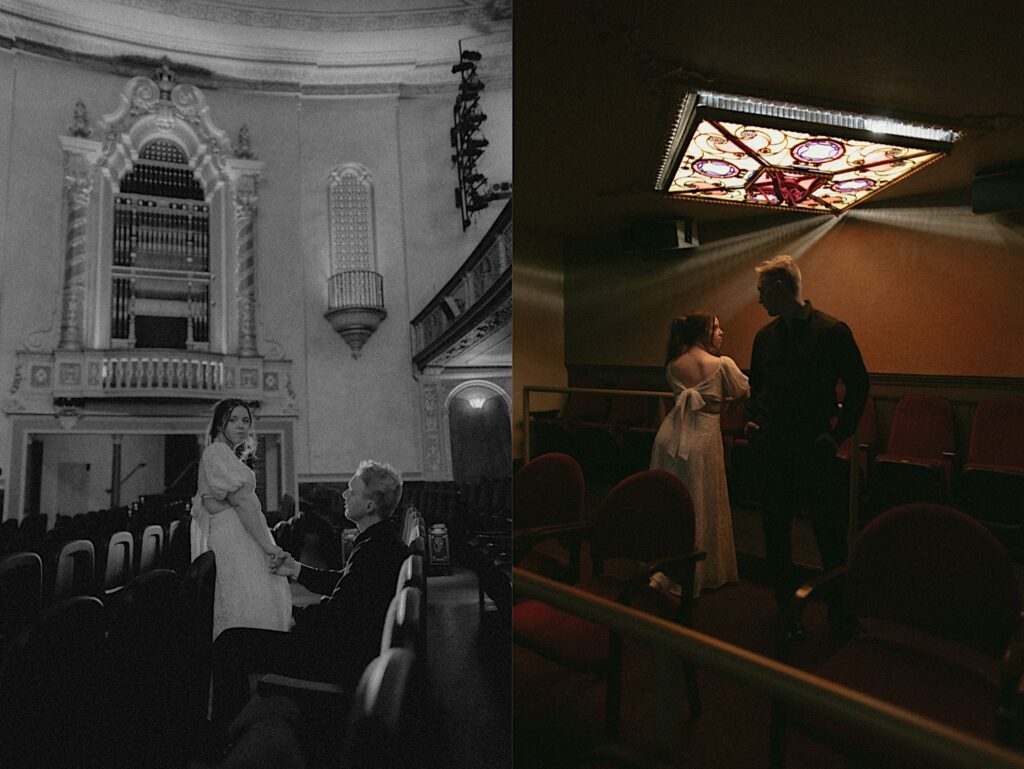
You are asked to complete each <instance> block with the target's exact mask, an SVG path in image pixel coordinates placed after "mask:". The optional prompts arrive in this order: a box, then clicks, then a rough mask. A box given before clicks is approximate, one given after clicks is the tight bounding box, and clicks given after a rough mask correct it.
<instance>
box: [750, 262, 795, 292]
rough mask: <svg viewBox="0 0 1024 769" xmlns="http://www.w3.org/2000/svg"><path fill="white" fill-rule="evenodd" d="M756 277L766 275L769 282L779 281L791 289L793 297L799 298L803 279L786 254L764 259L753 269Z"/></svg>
mask: <svg viewBox="0 0 1024 769" xmlns="http://www.w3.org/2000/svg"><path fill="white" fill-rule="evenodd" d="M754 272H756V273H757V274H758V275H766V276H767V277H768V279H769V280H781V281H782V282H783V283H785V284H786V285H787V286H789V287H790V288H791V289H793V295H794V296H800V289H801V287H802V284H803V278H802V277H801V275H800V268H799V267H797V266H796V262H794V261H793V257H791V256H788V255H786V254H781V255H780V256H773V257H772V258H771V259H766V260H765V261H763V262H761V263H760V264H759V265H757V267H755V268H754Z"/></svg>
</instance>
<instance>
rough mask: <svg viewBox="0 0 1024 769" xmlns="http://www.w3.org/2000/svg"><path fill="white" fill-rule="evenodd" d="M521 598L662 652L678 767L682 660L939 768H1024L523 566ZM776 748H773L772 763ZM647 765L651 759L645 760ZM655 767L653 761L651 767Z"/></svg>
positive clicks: (1017, 757)
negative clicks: (676, 679) (676, 682)
mask: <svg viewBox="0 0 1024 769" xmlns="http://www.w3.org/2000/svg"><path fill="white" fill-rule="evenodd" d="M512 577H513V591H514V593H515V595H516V596H519V597H527V598H535V599H537V600H540V601H543V602H544V603H547V604H550V605H551V606H554V607H556V608H558V609H562V610H564V611H567V612H569V613H571V614H575V615H577V616H580V617H583V618H585V619H588V620H590V621H592V622H595V623H598V624H600V625H603V626H605V627H607V628H609V629H610V630H611V631H612V632H615V633H621V634H622V635H623V636H628V637H631V638H635V639H637V640H638V641H641V642H643V643H645V644H647V645H649V646H650V647H651V648H652V650H653V651H654V653H655V655H656V667H655V675H654V693H655V698H656V699H655V703H654V718H655V719H656V723H655V724H654V729H653V733H654V734H655V735H656V737H655V739H656V740H657V742H656V744H655V746H654V753H655V755H653V756H646V757H641V759H646V760H647V761H649V760H657V761H661V762H664V763H665V764H670V765H673V766H678V765H680V763H681V762H684V759H685V756H683V755H682V754H681V752H680V738H679V735H678V733H677V730H678V725H679V724H680V723H682V716H681V706H682V702H681V700H682V699H683V698H682V697H680V694H679V692H680V690H681V689H680V687H678V686H672V685H671V681H672V680H673V677H674V676H675V675H676V673H677V672H678V670H679V669H680V668H681V665H680V664H679V659H680V658H681V659H683V660H686V661H687V662H692V663H693V664H695V665H697V666H699V667H701V668H705V669H707V670H710V671H713V672H715V673H718V674H720V675H723V676H726V677H728V678H731V679H733V680H734V681H738V682H739V683H741V684H745V685H748V686H751V687H753V688H754V689H757V690H758V691H759V692H764V693H765V694H766V695H768V696H769V697H771V698H772V699H773V700H777V701H779V702H782V703H785V704H786V705H788V706H792V707H797V708H801V709H804V710H810V711H812V712H814V713H816V714H817V715H818V716H820V717H823V718H828V719H832V720H835V721H837V722H841V723H843V724H844V726H847V727H849V728H850V729H852V730H856V731H858V732H860V733H862V734H863V735H865V736H866V737H869V738H871V739H877V740H878V741H879V742H882V743H885V744H887V745H898V746H899V748H900V749H901V750H905V751H908V752H912V753H914V754H915V755H917V756H919V757H920V758H922V759H924V760H927V761H934V762H935V764H936V765H937V766H943V767H950V768H951V769H968V768H969V769H978V767H985V768H986V769H1024V755H1021V754H1020V753H1016V752H1014V751H1012V750H1010V749H1008V748H1004V747H1001V746H999V745H995V744H993V743H991V742H987V741H985V740H982V739H979V738H977V737H974V736H971V735H969V734H966V733H965V732H961V731H959V730H956V729H953V728H950V727H948V726H946V725H944V724H940V723H939V722H937V721H932V720H931V719H928V718H924V717H922V716H919V715H917V714H915V713H912V712H910V711H908V710H904V709H903V708H899V707H896V706H894V705H891V704H889V703H887V702H884V701H882V700H879V699H876V698H874V697H869V696H867V695H865V694H862V693H860V692H857V691H854V690H853V689H848V688H846V687H844V686H840V685H838V684H835V683H833V682H831V681H827V680H825V679H824V678H820V677H819V676H815V675H812V674H810V673H807V672H804V671H802V670H799V669H797V668H794V667H790V666H789V665H784V664H782V663H780V662H776V661H774V660H771V659H769V658H767V657H764V656H761V655H759V654H755V653H753V652H750V651H747V650H746V649H742V648H740V647H738V646H734V645H732V644H729V643H726V642H725V641H721V640H719V639H716V638H712V637H711V636H707V635H704V634H702V633H698V632H697V631H695V630H690V629H688V628H684V627H681V626H680V625H678V624H677V623H674V622H669V621H668V620H663V619H660V618H658V617H655V616H652V615H650V614H644V613H643V612H640V611H637V610H635V609H631V608H629V607H627V606H623V605H622V604H620V603H616V602H615V601H610V600H607V599H604V598H601V597H599V596H596V595H593V594H591V593H585V592H583V591H581V590H576V589H574V588H571V587H568V586H566V585H563V584H561V583H558V582H554V581H552V580H549V579H546V578H544V577H541V576H538V575H536V574H533V573H531V572H528V571H524V570H523V569H519V568H514V569H513V570H512ZM768 750H769V747H768V745H767V744H766V745H765V761H766V763H767V759H768ZM645 762H646V761H645ZM648 765H649V764H648Z"/></svg>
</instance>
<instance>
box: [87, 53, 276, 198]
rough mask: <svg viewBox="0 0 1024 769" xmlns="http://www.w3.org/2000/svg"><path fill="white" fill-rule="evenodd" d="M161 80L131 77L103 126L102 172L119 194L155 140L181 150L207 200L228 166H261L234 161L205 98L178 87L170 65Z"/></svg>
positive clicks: (193, 90) (189, 87) (187, 87)
mask: <svg viewBox="0 0 1024 769" xmlns="http://www.w3.org/2000/svg"><path fill="white" fill-rule="evenodd" d="M159 78H160V82H159V83H157V82H156V81H154V80H152V79H150V78H148V77H142V76H139V77H133V78H132V79H131V80H129V81H128V83H127V84H126V85H125V87H124V90H123V91H122V92H121V103H120V105H119V106H118V107H117V109H115V110H114V111H113V112H111V113H109V114H107V115H104V116H103V117H102V118H101V119H100V121H99V129H100V134H101V135H102V137H103V155H102V160H101V162H102V166H103V172H104V174H106V175H107V176H108V177H109V178H110V180H111V182H112V183H113V184H114V185H115V188H116V186H117V181H118V180H119V179H121V177H122V176H123V175H124V174H125V173H126V172H127V171H129V170H130V169H131V168H132V166H133V165H134V162H135V160H136V158H137V157H138V151H139V148H141V147H142V146H144V145H145V144H146V142H148V141H149V140H150V139H153V138H156V137H159V138H163V139H168V140H170V141H173V142H175V143H177V144H179V145H180V146H181V148H182V150H183V151H184V153H185V155H186V156H187V157H189V158H191V161H190V165H191V167H192V169H193V173H194V174H195V176H196V178H197V179H198V180H199V181H200V182H201V183H202V185H203V187H204V189H205V190H206V193H207V198H208V199H209V198H210V197H211V196H212V195H213V192H214V191H215V190H216V189H217V188H218V187H219V186H220V185H221V184H222V183H223V182H224V180H225V176H226V170H225V166H226V164H227V163H228V162H234V163H259V161H238V160H232V159H231V158H230V155H231V141H230V140H229V139H228V136H227V134H226V133H224V131H222V130H220V129H219V128H217V126H215V125H214V124H213V121H212V120H211V119H210V108H209V106H207V104H206V97H205V96H204V95H203V93H202V91H200V90H199V89H198V88H196V87H195V86H194V85H190V84H189V85H186V84H176V83H175V78H174V74H173V72H172V71H171V70H170V68H169V66H168V63H167V61H166V60H165V62H164V66H163V68H162V69H161V71H160V73H159ZM79 141H86V140H79ZM260 165H262V164H260Z"/></svg>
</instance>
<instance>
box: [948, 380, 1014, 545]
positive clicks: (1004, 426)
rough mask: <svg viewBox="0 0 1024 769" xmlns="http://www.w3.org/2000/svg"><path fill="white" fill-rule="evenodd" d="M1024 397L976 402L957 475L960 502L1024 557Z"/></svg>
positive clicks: (970, 513)
mask: <svg viewBox="0 0 1024 769" xmlns="http://www.w3.org/2000/svg"><path fill="white" fill-rule="evenodd" d="M1022 436H1024V398H990V399H988V400H984V401H982V402H981V403H979V404H978V408H977V409H976V410H975V412H974V422H973V424H972V427H971V442H970V445H969V446H968V449H967V461H966V463H965V464H964V467H963V470H962V471H961V473H960V483H959V493H958V495H957V498H958V499H959V502H960V506H961V507H962V509H963V511H964V512H965V513H967V514H968V515H971V516H972V517H974V518H976V519H977V520H979V521H981V523H983V524H984V525H985V526H986V527H987V528H988V529H989V531H991V532H992V533H993V534H995V535H996V537H997V538H998V539H999V540H1000V541H1001V542H1002V543H1003V544H1004V545H1005V546H1006V547H1007V548H1008V549H1009V550H1010V554H1011V555H1012V556H1013V558H1014V560H1016V561H1018V562H1019V561H1024V440H1022Z"/></svg>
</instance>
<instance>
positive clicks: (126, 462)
mask: <svg viewBox="0 0 1024 769" xmlns="http://www.w3.org/2000/svg"><path fill="white" fill-rule="evenodd" d="M36 439H37V440H42V442H43V478H44V479H56V480H51V481H50V482H46V481H45V480H44V482H43V484H42V488H41V490H40V495H39V509H40V511H42V512H45V513H47V514H48V515H50V517H51V520H50V525H51V526H52V525H53V518H54V516H55V515H56V514H57V513H62V514H64V515H75V514H76V513H85V512H88V511H89V510H101V509H103V508H107V507H110V492H109V491H107V489H109V488H110V482H111V468H112V465H113V442H112V440H111V436H110V435H82V434H75V435H71V434H65V433H42V434H37V435H36ZM139 462H145V463H146V466H145V467H142V468H139V469H138V470H136V471H135V472H134V473H132V475H131V477H129V478H128V479H127V480H125V482H124V483H123V484H122V486H121V495H120V499H121V504H126V503H128V502H131V501H133V500H135V499H137V498H138V497H139V496H141V495H144V494H161V493H163V489H164V438H163V436H162V435H124V436H122V438H121V477H122V478H124V477H125V476H126V475H128V473H130V472H131V471H132V469H133V468H134V467H135V466H136V465H137V464H138V463H139ZM62 463H76V464H85V465H86V467H87V468H88V469H87V473H86V475H87V477H88V482H87V485H86V487H85V488H83V489H82V492H83V493H82V494H81V496H80V497H79V498H78V499H76V500H75V504H74V505H72V506H71V507H69V506H68V505H67V504H65V505H58V496H59V493H60V485H61V483H62V479H61V478H60V476H59V475H58V468H59V466H60V465H61V464H62Z"/></svg>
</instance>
